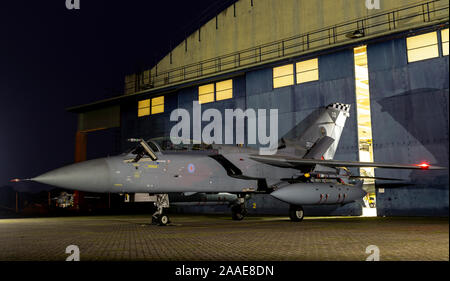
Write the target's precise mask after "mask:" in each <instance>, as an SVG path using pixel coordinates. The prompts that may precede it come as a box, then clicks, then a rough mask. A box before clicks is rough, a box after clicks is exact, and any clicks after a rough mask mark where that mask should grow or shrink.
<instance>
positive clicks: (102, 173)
mask: <svg viewBox="0 0 450 281" xmlns="http://www.w3.org/2000/svg"><path fill="white" fill-rule="evenodd" d="M31 180H33V181H36V182H40V183H44V184H49V185H53V186H57V187H62V188H67V189H75V190H81V191H88V192H105V191H107V190H108V188H109V187H110V173H109V168H108V163H107V162H106V160H105V159H104V158H100V159H94V160H89V161H84V162H80V163H76V164H72V165H68V166H64V167H61V168H58V169H56V170H53V171H50V172H47V173H45V174H42V175H40V176H37V177H35V178H33V179H31Z"/></svg>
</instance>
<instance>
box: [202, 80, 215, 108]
mask: <svg viewBox="0 0 450 281" xmlns="http://www.w3.org/2000/svg"><path fill="white" fill-rule="evenodd" d="M213 101H214V84H208V85H203V86H200V87H198V102H199V103H200V104H202V103H208V102H213Z"/></svg>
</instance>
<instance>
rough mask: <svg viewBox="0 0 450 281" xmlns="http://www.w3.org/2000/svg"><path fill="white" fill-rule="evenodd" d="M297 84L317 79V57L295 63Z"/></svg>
mask: <svg viewBox="0 0 450 281" xmlns="http://www.w3.org/2000/svg"><path fill="white" fill-rule="evenodd" d="M296 68H297V84H300V83H306V82H310V81H316V80H319V60H318V59H317V58H315V59H311V60H307V61H301V62H298V63H297V64H296Z"/></svg>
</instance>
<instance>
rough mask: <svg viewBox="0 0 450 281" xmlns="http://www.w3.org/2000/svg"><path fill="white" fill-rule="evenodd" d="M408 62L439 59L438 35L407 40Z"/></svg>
mask: <svg viewBox="0 0 450 281" xmlns="http://www.w3.org/2000/svg"><path fill="white" fill-rule="evenodd" d="M406 45H407V48H408V62H415V61H420V60H426V59H431V58H437V57H439V49H438V39H437V33H436V32H431V33H426V34H422V35H417V36H413V37H409V38H406Z"/></svg>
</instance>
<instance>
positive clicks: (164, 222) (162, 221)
mask: <svg viewBox="0 0 450 281" xmlns="http://www.w3.org/2000/svg"><path fill="white" fill-rule="evenodd" d="M169 222H170V220H169V216H168V215H166V214H162V215H160V216H159V218H158V224H159V225H160V226H166V225H167V224H168V223H169Z"/></svg>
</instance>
